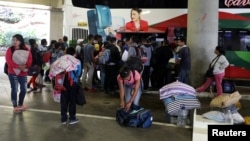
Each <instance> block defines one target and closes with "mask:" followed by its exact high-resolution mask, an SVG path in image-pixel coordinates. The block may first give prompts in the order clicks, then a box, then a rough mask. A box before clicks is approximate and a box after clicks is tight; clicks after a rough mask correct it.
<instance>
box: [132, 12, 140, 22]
mask: <svg viewBox="0 0 250 141" xmlns="http://www.w3.org/2000/svg"><path fill="white" fill-rule="evenodd" d="M139 19H140V14H139V13H138V12H137V11H135V10H132V11H131V20H132V21H138V20H139Z"/></svg>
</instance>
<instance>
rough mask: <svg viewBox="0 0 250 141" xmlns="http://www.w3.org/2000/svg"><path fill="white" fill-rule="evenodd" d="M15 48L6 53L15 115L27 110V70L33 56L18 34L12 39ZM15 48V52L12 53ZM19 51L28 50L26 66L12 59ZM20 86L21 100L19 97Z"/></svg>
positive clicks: (10, 48)
mask: <svg viewBox="0 0 250 141" xmlns="http://www.w3.org/2000/svg"><path fill="white" fill-rule="evenodd" d="M12 41H13V46H12V47H9V48H8V49H7V51H6V55H5V59H6V62H7V64H8V77H9V81H10V86H11V102H12V104H13V107H14V109H13V111H14V112H15V113H20V112H22V111H25V110H27V108H28V107H27V106H25V105H24V104H23V103H24V98H25V94H26V91H27V69H28V68H29V67H30V66H31V64H32V55H31V52H30V49H29V48H28V47H27V46H26V45H25V43H24V39H23V36H22V35H20V34H16V35H14V36H13V37H12ZM12 48H13V51H12ZM17 50H26V51H28V56H26V57H27V62H26V63H25V64H21V65H19V64H17V63H15V62H14V60H13V59H12V56H13V54H14V52H15V51H17ZM15 70H18V71H19V72H20V73H18V74H17V73H16V72H15ZM18 85H20V92H19V98H17V96H18V94H17V93H18Z"/></svg>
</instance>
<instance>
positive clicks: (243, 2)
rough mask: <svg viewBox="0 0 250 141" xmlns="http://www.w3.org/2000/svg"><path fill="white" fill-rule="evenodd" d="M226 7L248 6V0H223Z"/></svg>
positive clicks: (249, 4)
mask: <svg viewBox="0 0 250 141" xmlns="http://www.w3.org/2000/svg"><path fill="white" fill-rule="evenodd" d="M224 4H225V6H226V7H246V6H250V0H225V1H224Z"/></svg>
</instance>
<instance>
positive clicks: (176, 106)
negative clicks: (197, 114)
mask: <svg viewBox="0 0 250 141" xmlns="http://www.w3.org/2000/svg"><path fill="white" fill-rule="evenodd" d="M159 91H160V100H162V101H163V103H164V105H165V109H166V114H167V118H168V119H169V116H170V117H178V116H179V117H183V116H187V114H188V112H189V111H190V110H192V109H199V108H200V106H201V104H200V102H199V100H198V99H197V97H196V91H195V89H194V88H193V87H191V86H190V85H187V84H185V83H182V82H179V81H176V82H172V83H170V84H167V85H165V86H163V87H162V88H161V89H160V90H159ZM183 113H185V114H184V115H183ZM178 120H179V119H177V121H176V120H175V121H172V120H171V121H167V122H169V123H177V124H178ZM185 120H186V119H185Z"/></svg>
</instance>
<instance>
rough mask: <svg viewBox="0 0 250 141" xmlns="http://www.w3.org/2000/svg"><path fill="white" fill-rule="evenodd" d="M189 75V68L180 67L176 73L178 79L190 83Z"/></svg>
mask: <svg viewBox="0 0 250 141" xmlns="http://www.w3.org/2000/svg"><path fill="white" fill-rule="evenodd" d="M189 75H190V71H189V70H184V69H181V70H180V71H179V74H178V80H179V81H180V82H182V83H186V84H189V83H190V80H189Z"/></svg>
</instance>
